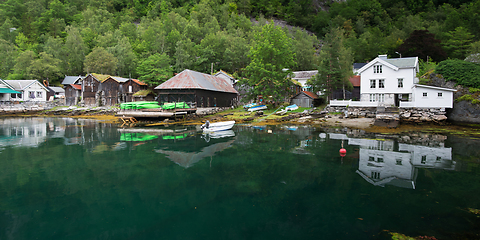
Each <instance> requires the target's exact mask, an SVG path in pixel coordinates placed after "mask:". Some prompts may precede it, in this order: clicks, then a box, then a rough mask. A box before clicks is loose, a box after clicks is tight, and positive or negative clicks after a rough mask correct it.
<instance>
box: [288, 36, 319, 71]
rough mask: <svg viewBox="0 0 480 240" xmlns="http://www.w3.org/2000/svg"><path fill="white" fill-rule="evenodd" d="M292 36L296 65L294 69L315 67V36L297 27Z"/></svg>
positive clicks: (316, 41)
mask: <svg viewBox="0 0 480 240" xmlns="http://www.w3.org/2000/svg"><path fill="white" fill-rule="evenodd" d="M293 36H294V43H293V49H294V51H295V56H296V57H297V67H296V69H295V70H299V71H306V70H312V69H316V67H317V66H316V64H315V63H316V56H315V54H316V51H315V46H316V45H318V40H317V38H316V37H315V36H314V35H309V34H308V33H307V32H305V31H302V30H300V29H297V30H296V31H295V33H294V35H293Z"/></svg>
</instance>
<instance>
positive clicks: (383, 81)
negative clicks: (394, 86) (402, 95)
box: [378, 79, 385, 88]
mask: <svg viewBox="0 0 480 240" xmlns="http://www.w3.org/2000/svg"><path fill="white" fill-rule="evenodd" d="M378 88H385V79H378Z"/></svg>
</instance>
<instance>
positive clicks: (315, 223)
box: [0, 118, 480, 239]
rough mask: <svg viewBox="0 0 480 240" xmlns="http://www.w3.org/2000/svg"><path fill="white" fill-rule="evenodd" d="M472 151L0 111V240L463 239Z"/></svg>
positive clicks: (388, 139)
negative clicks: (124, 124)
mask: <svg viewBox="0 0 480 240" xmlns="http://www.w3.org/2000/svg"><path fill="white" fill-rule="evenodd" d="M342 142H343V146H344V148H345V149H346V150H347V154H346V156H345V157H341V156H340V155H339V149H340V148H341V146H342ZM478 146H480V140H478V139H467V138H461V137H455V136H443V135H434V134H422V133H416V134H413V135H401V136H390V135H389V136H382V135H378V134H377V135H372V134H366V133H364V132H362V131H355V130H348V129H320V128H314V127H308V126H305V127H303V126H298V127H289V126H275V127H274V126H267V127H265V128H254V127H251V126H247V125H236V126H235V127H234V128H233V131H231V132H224V133H223V135H222V134H219V135H218V134H214V135H202V134H201V132H200V131H197V129H196V128H194V127H176V128H166V127H156V128H141V129H140V128H130V129H125V130H122V129H118V128H117V126H116V125H111V124H104V123H101V122H96V121H87V120H74V119H68V118H65V119H61V118H55V119H49V118H26V119H24V118H22V119H16V118H3V119H0V239H388V238H389V234H388V233H389V232H398V233H402V234H406V235H409V236H425V235H427V236H435V237H436V238H437V239H456V238H459V239H475V238H478V236H479V233H480V231H479V230H478V229H480V227H479V226H480V225H479V223H480V218H478V216H477V215H475V214H473V213H470V212H468V208H473V209H480V174H479V173H480V168H479V162H480V159H479V157H478V156H480V148H479V147H478Z"/></svg>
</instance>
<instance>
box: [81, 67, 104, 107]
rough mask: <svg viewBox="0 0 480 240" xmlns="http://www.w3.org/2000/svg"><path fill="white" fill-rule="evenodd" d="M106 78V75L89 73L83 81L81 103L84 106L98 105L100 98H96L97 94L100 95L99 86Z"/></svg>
mask: <svg viewBox="0 0 480 240" xmlns="http://www.w3.org/2000/svg"><path fill="white" fill-rule="evenodd" d="M108 77H109V76H108V75H101V74H95V73H90V74H88V75H87V76H86V77H85V78H84V79H83V83H82V101H83V102H84V104H85V105H86V106H98V105H100V104H99V101H100V98H99V97H98V96H97V94H101V92H99V87H100V84H101V83H102V81H103V80H105V79H107V78H108Z"/></svg>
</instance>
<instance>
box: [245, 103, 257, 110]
mask: <svg viewBox="0 0 480 240" xmlns="http://www.w3.org/2000/svg"><path fill="white" fill-rule="evenodd" d="M255 106H257V103H250V104H247V105H243V108H245V109H248V108H251V107H255Z"/></svg>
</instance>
